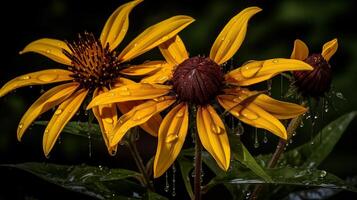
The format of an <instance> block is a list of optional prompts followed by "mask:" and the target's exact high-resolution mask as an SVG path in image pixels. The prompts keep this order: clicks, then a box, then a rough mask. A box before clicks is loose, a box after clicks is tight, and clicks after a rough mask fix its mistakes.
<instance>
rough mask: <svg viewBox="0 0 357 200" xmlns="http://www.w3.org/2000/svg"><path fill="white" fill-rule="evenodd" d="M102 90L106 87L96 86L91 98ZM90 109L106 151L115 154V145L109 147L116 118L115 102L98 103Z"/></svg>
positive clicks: (105, 90) (104, 90)
mask: <svg viewBox="0 0 357 200" xmlns="http://www.w3.org/2000/svg"><path fill="white" fill-rule="evenodd" d="M104 92H108V89H107V88H106V87H102V88H96V89H95V90H94V92H93V98H94V97H96V96H98V95H99V94H102V93H104ZM92 111H93V114H94V116H95V118H96V119H97V121H98V123H99V126H100V130H101V132H102V136H103V140H104V142H105V145H106V146H107V148H108V152H109V154H110V155H112V156H113V155H115V154H116V151H117V146H113V147H110V146H109V141H110V139H111V138H112V137H113V135H111V134H112V130H113V128H114V125H115V124H116V123H117V119H118V115H117V110H116V105H115V104H108V105H100V106H96V107H94V108H92Z"/></svg>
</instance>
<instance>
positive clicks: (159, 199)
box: [144, 191, 168, 200]
mask: <svg viewBox="0 0 357 200" xmlns="http://www.w3.org/2000/svg"><path fill="white" fill-rule="evenodd" d="M144 199H146V200H168V198H166V197H164V196H161V195H159V194H158V193H155V192H150V191H148V192H147V193H146V195H145V197H144Z"/></svg>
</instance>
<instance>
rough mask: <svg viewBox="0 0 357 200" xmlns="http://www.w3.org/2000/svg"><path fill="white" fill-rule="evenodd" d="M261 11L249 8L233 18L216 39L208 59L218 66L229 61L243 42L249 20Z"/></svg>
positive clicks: (256, 8)
mask: <svg viewBox="0 0 357 200" xmlns="http://www.w3.org/2000/svg"><path fill="white" fill-rule="evenodd" d="M261 10H262V9H260V8H258V7H249V8H246V9H244V10H243V11H241V12H240V13H239V14H237V15H236V16H235V17H233V18H232V19H231V20H230V21H229V22H228V23H227V25H226V26H225V27H224V28H223V30H222V31H221V33H220V34H219V35H218V37H217V38H216V41H215V42H214V43H213V45H212V48H211V52H210V56H209V57H210V58H211V59H212V60H214V61H215V62H216V63H218V64H223V63H224V62H226V61H227V60H229V59H231V58H232V56H233V55H234V54H235V53H236V52H237V50H238V49H239V47H240V45H241V44H242V42H243V40H244V37H245V34H246V32H247V26H248V21H249V19H250V18H251V17H253V16H254V15H255V14H256V13H258V12H260V11H261Z"/></svg>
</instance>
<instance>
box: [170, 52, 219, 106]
mask: <svg viewBox="0 0 357 200" xmlns="http://www.w3.org/2000/svg"><path fill="white" fill-rule="evenodd" d="M223 75H224V74H223V72H222V71H221V67H220V66H219V65H218V64H217V63H216V62H214V61H213V60H211V59H209V58H205V57H200V56H196V57H193V58H189V59H187V60H185V61H183V62H182V63H181V64H179V65H178V66H177V68H176V70H175V72H174V75H173V79H172V82H173V90H174V92H175V93H176V94H177V98H178V99H180V100H181V101H186V102H191V103H195V104H199V105H205V104H207V103H209V102H210V101H211V100H213V98H214V97H215V96H216V95H217V94H218V93H219V92H220V90H221V87H222V85H223V80H224V78H223Z"/></svg>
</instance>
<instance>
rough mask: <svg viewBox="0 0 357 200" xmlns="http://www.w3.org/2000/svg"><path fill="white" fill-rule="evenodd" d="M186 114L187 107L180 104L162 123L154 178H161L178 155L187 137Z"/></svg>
mask: <svg viewBox="0 0 357 200" xmlns="http://www.w3.org/2000/svg"><path fill="white" fill-rule="evenodd" d="M188 114H189V113H188V105H187V104H186V103H180V104H178V105H177V106H175V107H174V108H173V109H172V110H171V111H170V112H169V113H168V114H167V115H166V116H165V118H164V120H163V121H162V124H161V126H160V130H159V137H158V143H157V150H156V154H155V160H154V178H157V177H159V176H161V175H162V174H163V173H164V172H165V171H166V170H167V169H168V168H169V167H170V166H171V165H172V163H173V162H174V161H175V160H176V158H177V156H178V154H179V153H180V151H181V148H182V146H183V144H184V142H185V138H186V135H187V130H188Z"/></svg>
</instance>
